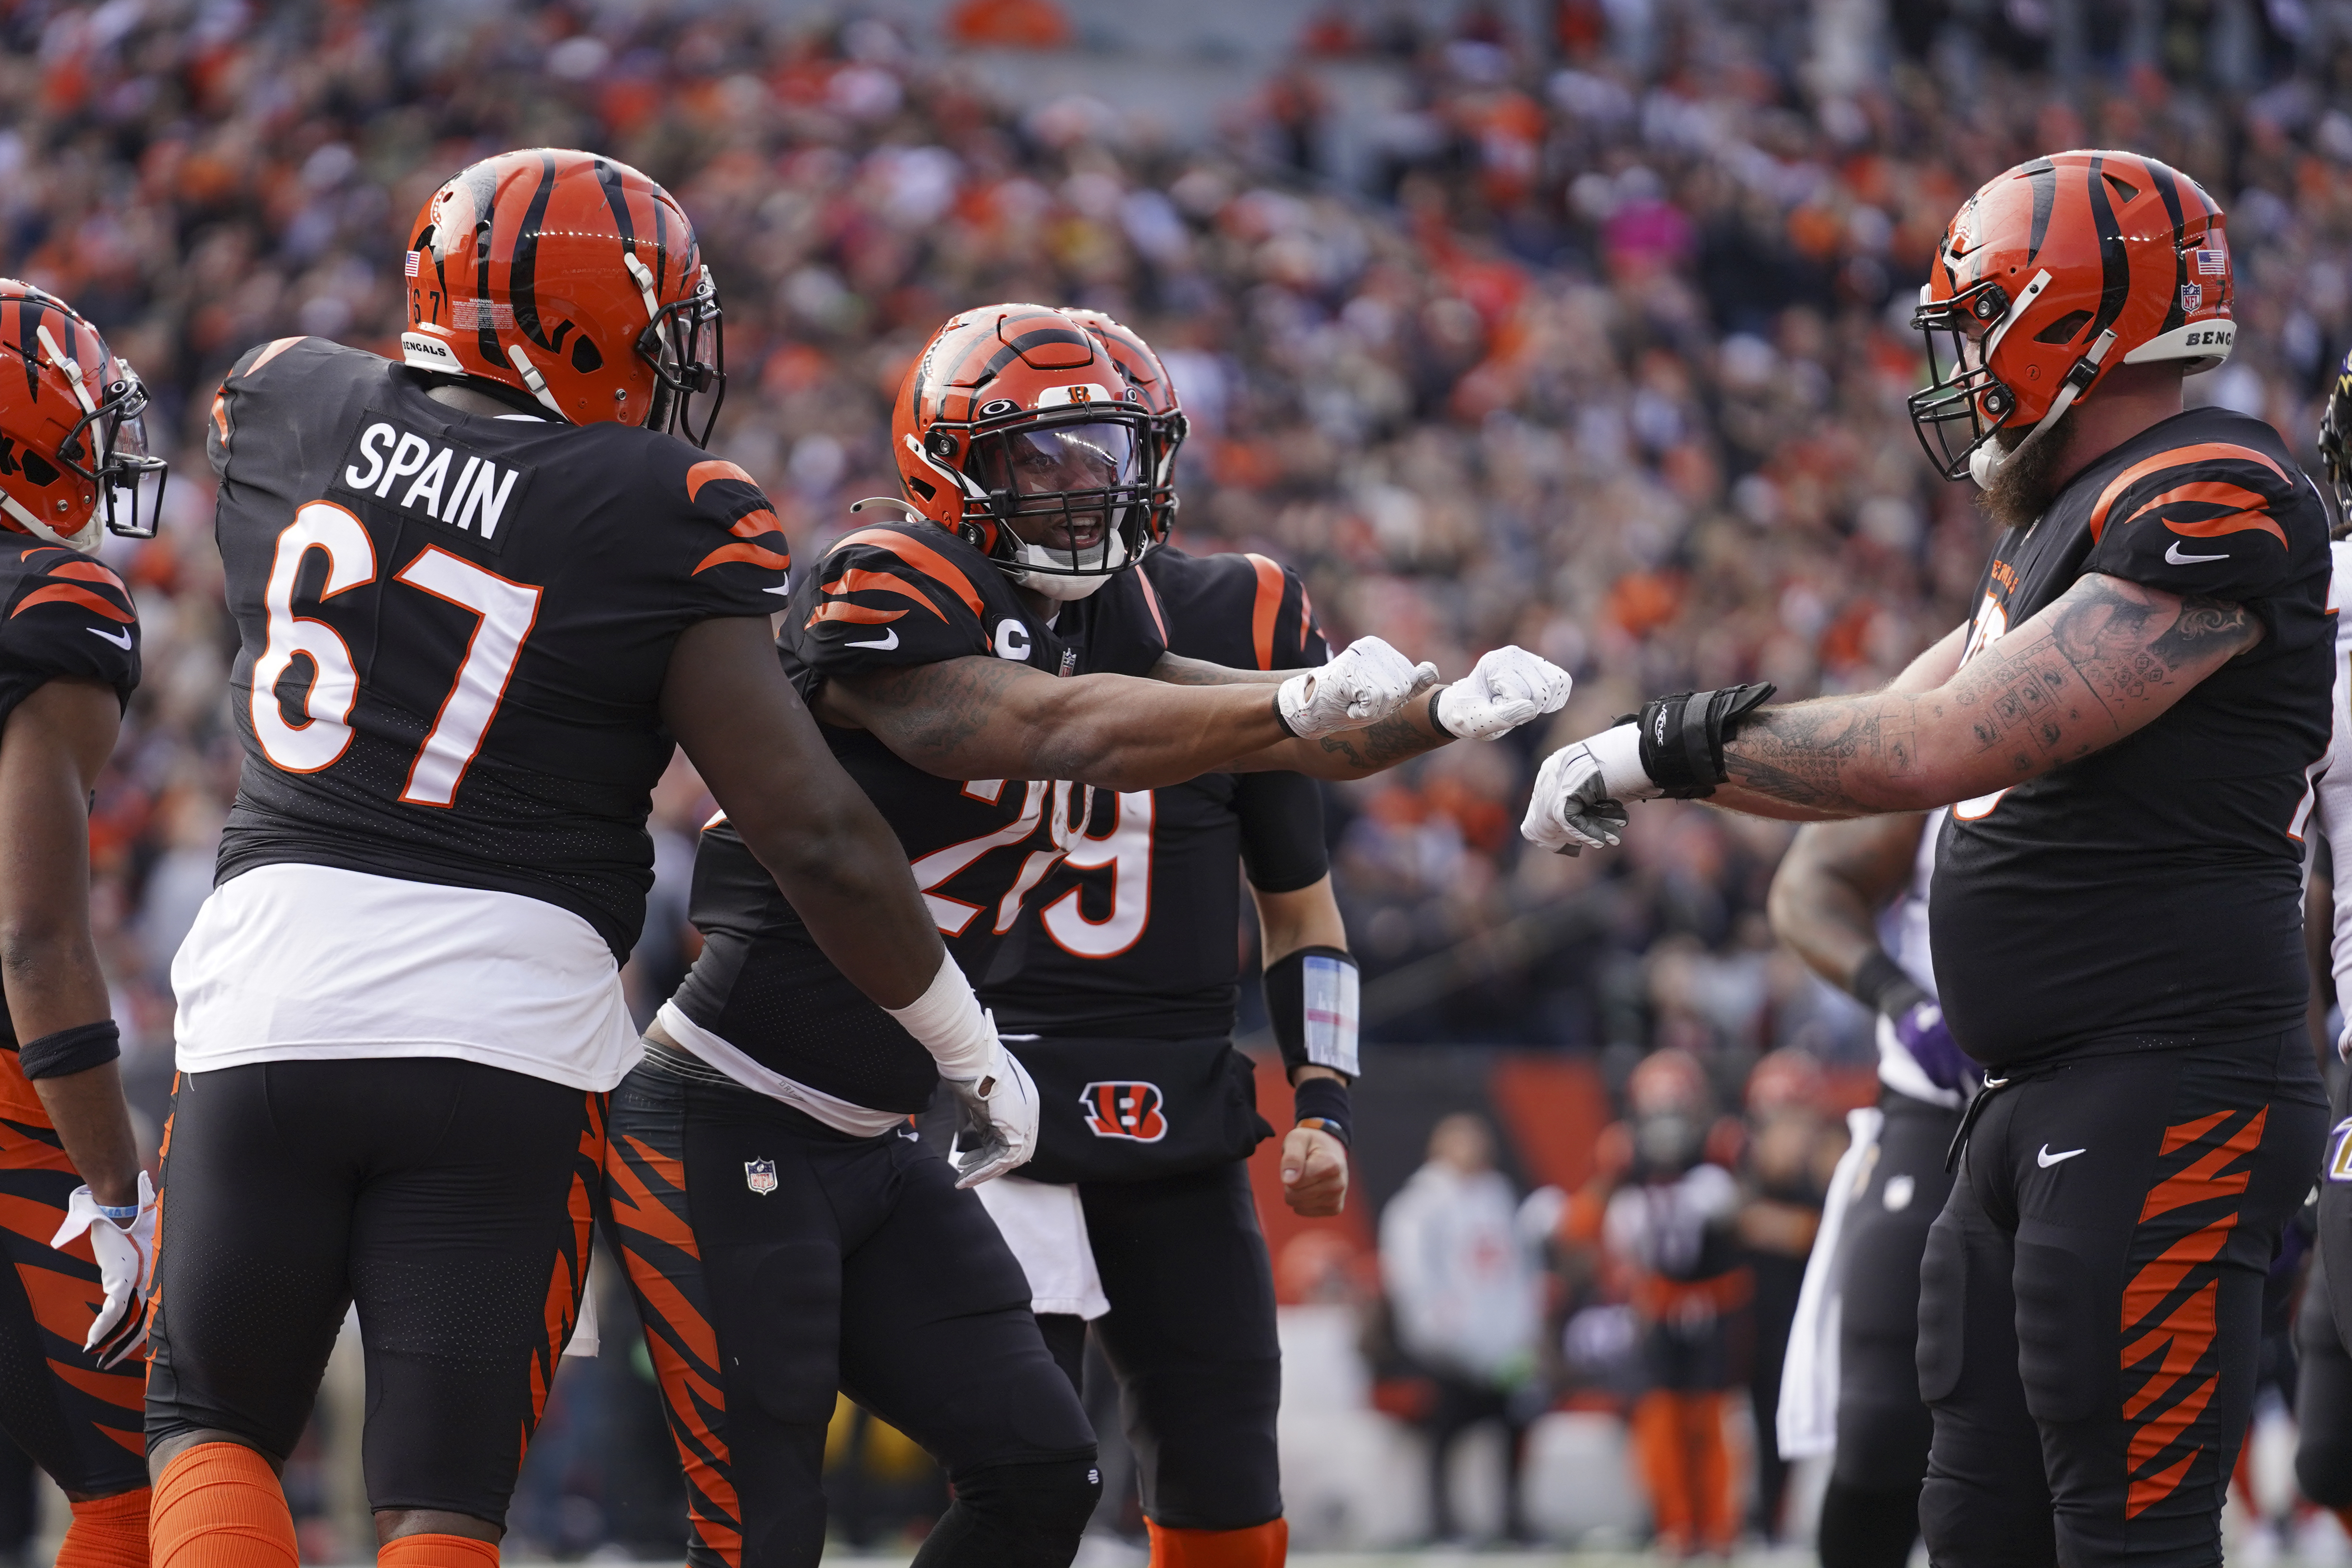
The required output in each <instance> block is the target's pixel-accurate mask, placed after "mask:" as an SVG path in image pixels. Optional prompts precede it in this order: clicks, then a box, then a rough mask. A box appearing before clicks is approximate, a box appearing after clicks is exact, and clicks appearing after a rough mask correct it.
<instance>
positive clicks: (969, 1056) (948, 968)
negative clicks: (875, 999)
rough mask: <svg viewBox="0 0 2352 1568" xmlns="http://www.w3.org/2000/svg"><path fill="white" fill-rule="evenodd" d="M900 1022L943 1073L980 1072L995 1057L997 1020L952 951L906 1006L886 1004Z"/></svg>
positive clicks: (963, 1074)
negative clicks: (983, 1004)
mask: <svg viewBox="0 0 2352 1568" xmlns="http://www.w3.org/2000/svg"><path fill="white" fill-rule="evenodd" d="M882 1010H883V1011H884V1012H886V1013H888V1014H889V1015H890V1016H891V1017H892V1018H894V1019H898V1027H899V1028H901V1029H903V1030H906V1031H907V1032H908V1034H911V1035H913V1036H914V1037H915V1038H916V1039H917V1040H919V1041H921V1042H922V1047H923V1049H924V1050H925V1051H929V1052H930V1053H931V1060H932V1061H935V1062H937V1063H938V1064H939V1069H940V1077H942V1078H977V1077H979V1076H980V1075H981V1074H982V1072H984V1071H987V1069H988V1064H989V1062H990V1061H991V1060H992V1058H993V1057H994V1055H995V1053H996V1050H997V1045H996V1024H995V1022H994V1021H993V1020H992V1019H990V1018H989V1016H988V1015H987V1014H986V1013H984V1012H982V1010H981V1007H980V998H978V997H976V996H973V995H972V994H971V981H970V980H967V979H965V978H964V977H963V971H962V970H961V969H959V968H957V967H956V961H955V960H954V959H953V958H952V957H942V958H940V972H939V973H938V974H936V975H934V976H932V977H931V984H930V988H929V989H928V990H926V991H924V992H923V994H922V995H921V996H919V997H917V998H915V999H914V1000H913V1001H911V1002H908V1004H907V1005H906V1006H905V1007H903V1008H884V1009H882Z"/></svg>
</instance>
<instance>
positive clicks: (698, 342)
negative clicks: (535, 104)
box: [400, 147, 727, 446]
mask: <svg viewBox="0 0 2352 1568" xmlns="http://www.w3.org/2000/svg"><path fill="white" fill-rule="evenodd" d="M406 271H407V279H406V281H407V285H408V329H407V330H405V331H404V332H403V333H402V334H401V335H400V346H401V352H402V355H403V357H404V359H405V360H406V361H407V362H408V363H409V364H410V365H413V366H415V368H416V369H418V370H424V371H440V372H442V373H443V374H446V375H459V376H478V377H480V378H481V379H482V380H484V381H490V382H498V383H499V384H500V385H502V386H507V387H511V388H513V389H514V390H515V391H517V392H524V393H527V394H529V395H530V397H532V398H535V399H537V400H538V402H540V403H541V404H542V405H543V406H545V407H546V408H547V409H548V410H549V411H550V412H551V413H554V414H555V415H556V416H557V417H559V418H561V419H563V420H567V421H569V422H570V423H573V424H594V423H604V422H612V423H620V424H640V425H645V426H646V427H648V428H651V429H655V430H664V431H668V432H670V433H672V434H677V435H682V436H684V437H685V438H686V439H687V440H688V441H691V442H693V443H694V444H696V445H697V446H707V445H708V444H709V441H710V430H711V426H712V425H713V424H715V423H717V422H718V418H719V405H720V404H721V403H723V402H725V401H726V398H727V347H726V338H725V329H724V323H723V322H722V320H721V319H720V316H719V287H718V285H717V283H716V282H715V281H713V279H712V278H711V276H710V269H709V267H706V266H704V265H703V261H702V251H701V247H700V246H698V245H697V244H696V242H695V237H694V225H692V224H691V223H688V221H687V216H686V211H685V209H684V208H682V207H680V206H679V205H678V204H677V201H676V199H675V198H673V197H672V196H671V195H670V193H668V192H667V191H665V190H663V189H662V188H661V187H660V186H659V185H657V184H656V183H654V182H653V181H651V180H649V179H647V178H646V176H645V175H643V174H640V173H639V172H637V171H635V169H632V168H630V167H629V166H628V165H627V164H625V163H622V162H616V161H614V160H613V159H610V158H603V157H599V156H597V155H596V154H595V153H593V152H572V151H569V150H567V149H564V148H560V147H535V148H530V149H528V150H526V151H522V152H501V153H499V155H498V156H497V157H495V158H485V159H483V160H482V161H481V162H478V163H475V164H472V165H470V166H468V167H467V168H465V169H462V170H460V171H458V172H457V174H456V175H454V176H453V177H452V178H451V179H450V180H449V182H448V183H446V184H445V185H443V186H442V187H441V188H440V189H439V190H437V191H436V192H434V193H433V194H432V196H431V197H430V198H429V199H428V200H427V201H426V202H425V208H424V210H423V211H422V212H420V213H418V214H416V222H415V225H413V226H412V227H411V228H410V230H409V241H408V261H407V267H406ZM706 393H707V394H709V396H710V399H711V402H710V405H709V412H708V413H705V414H703V415H702V416H701V418H700V419H699V421H698V420H697V419H696V418H695V416H694V411H693V408H692V403H693V400H694V399H695V398H696V397H698V396H701V395H704V394H706Z"/></svg>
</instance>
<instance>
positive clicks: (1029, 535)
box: [969, 416, 1151, 576]
mask: <svg viewBox="0 0 2352 1568" xmlns="http://www.w3.org/2000/svg"><path fill="white" fill-rule="evenodd" d="M1145 428H1146V426H1145V421H1144V420H1143V418H1142V417H1141V416H1138V417H1137V418H1135V419H1132V420H1129V419H1119V420H1088V421H1084V422H1073V423H1066V424H1033V425H1026V426H1024V427H1021V428H1019V429H1014V430H1005V431H998V432H994V433H992V434H984V435H982V436H980V437H979V438H978V439H977V440H975V441H974V442H973V443H972V453H971V464H970V468H969V472H970V473H971V476H972V477H973V478H975V479H976V480H978V481H979V483H980V486H981V488H982V489H983V490H985V491H986V492H987V493H988V504H989V507H990V509H991V510H992V511H993V512H994V513H995V514H996V516H997V517H998V518H999V519H1000V520H1001V521H1003V523H1004V524H1005V525H1006V526H1007V527H1008V528H1011V530H1012V531H1013V534H1014V535H1015V536H1016V537H1017V538H1019V539H1020V540H1021V542H1022V543H1023V544H1024V545H1031V546H1034V547H1036V549H1037V550H1040V551H1043V552H1045V560H1043V561H1040V560H1038V558H1037V556H1036V554H1035V553H1034V552H1032V553H1031V555H1030V556H1029V558H1028V559H1030V560H1032V561H1033V562H1034V563H1035V567H1034V569H1035V570H1042V571H1046V572H1049V573H1055V572H1058V573H1064V574H1067V575H1073V576H1099V575H1103V574H1106V573H1108V572H1112V571H1117V570H1120V569H1121V568H1122V567H1124V566H1126V565H1128V564H1129V563H1131V562H1133V561H1135V560H1137V559H1140V558H1141V555H1142V553H1143V551H1144V550H1145V549H1148V548H1150V542H1151V541H1150V539H1149V538H1147V536H1146V531H1145V530H1146V526H1147V523H1148V521H1149V519H1150V512H1151V507H1150V479H1149V477H1148V476H1146V474H1145V472H1144V468H1145V465H1146V461H1147V459H1148V457H1149V452H1148V448H1149V447H1150V441H1149V440H1148V439H1147V438H1146V436H1145Z"/></svg>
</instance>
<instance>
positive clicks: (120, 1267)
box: [49, 1171, 155, 1367]
mask: <svg viewBox="0 0 2352 1568" xmlns="http://www.w3.org/2000/svg"><path fill="white" fill-rule="evenodd" d="M85 1230H87V1231H89V1249H90V1251H91V1252H92V1253H94V1254H95V1255H96V1256H97V1258H98V1280H99V1283H100V1285H101V1286H103V1287H104V1288H105V1291H106V1301H104V1303H103V1304H101V1305H100V1308H99V1309H98V1321H97V1322H93V1323H91V1324H90V1325H89V1338H88V1339H86V1340H84V1341H82V1344H81V1347H82V1349H84V1350H86V1351H89V1352H90V1353H91V1354H93V1355H95V1356H96V1357H97V1358H98V1364H99V1365H100V1366H103V1367H114V1366H120V1365H121V1364H123V1363H124V1362H126V1361H128V1360H130V1359H131V1356H132V1355H133V1354H137V1352H138V1350H139V1347H140V1346H142V1345H143V1344H145V1343H147V1312H146V1305H147V1292H148V1291H149V1290H150V1289H152V1287H153V1285H154V1283H155V1185H154V1183H152V1182H151V1181H149V1180H148V1179H147V1173H146V1172H145V1171H141V1172H140V1173H139V1217H138V1218H135V1219H133V1220H132V1221H131V1223H130V1224H129V1225H127V1226H126V1225H118V1224H116V1223H115V1222H114V1221H113V1220H111V1219H109V1218H106V1216H104V1215H102V1214H100V1213H99V1211H98V1198H97V1197H96V1196H95V1195H94V1194H92V1193H91V1191H90V1190H89V1187H87V1186H78V1187H76V1188H74V1193H73V1197H72V1198H71V1199H70V1200H69V1201H68V1205H67V1207H66V1222H65V1223H64V1224H63V1225H60V1226H58V1233H57V1234H56V1235H55V1236H52V1237H50V1238H49V1245H50V1246H51V1247H57V1248H62V1247H65V1246H66V1245H67V1244H68V1243H69V1242H71V1241H72V1240H73V1239H74V1238H75V1237H77V1236H79V1235H80V1234H81V1233H82V1232H83V1231H85Z"/></svg>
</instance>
